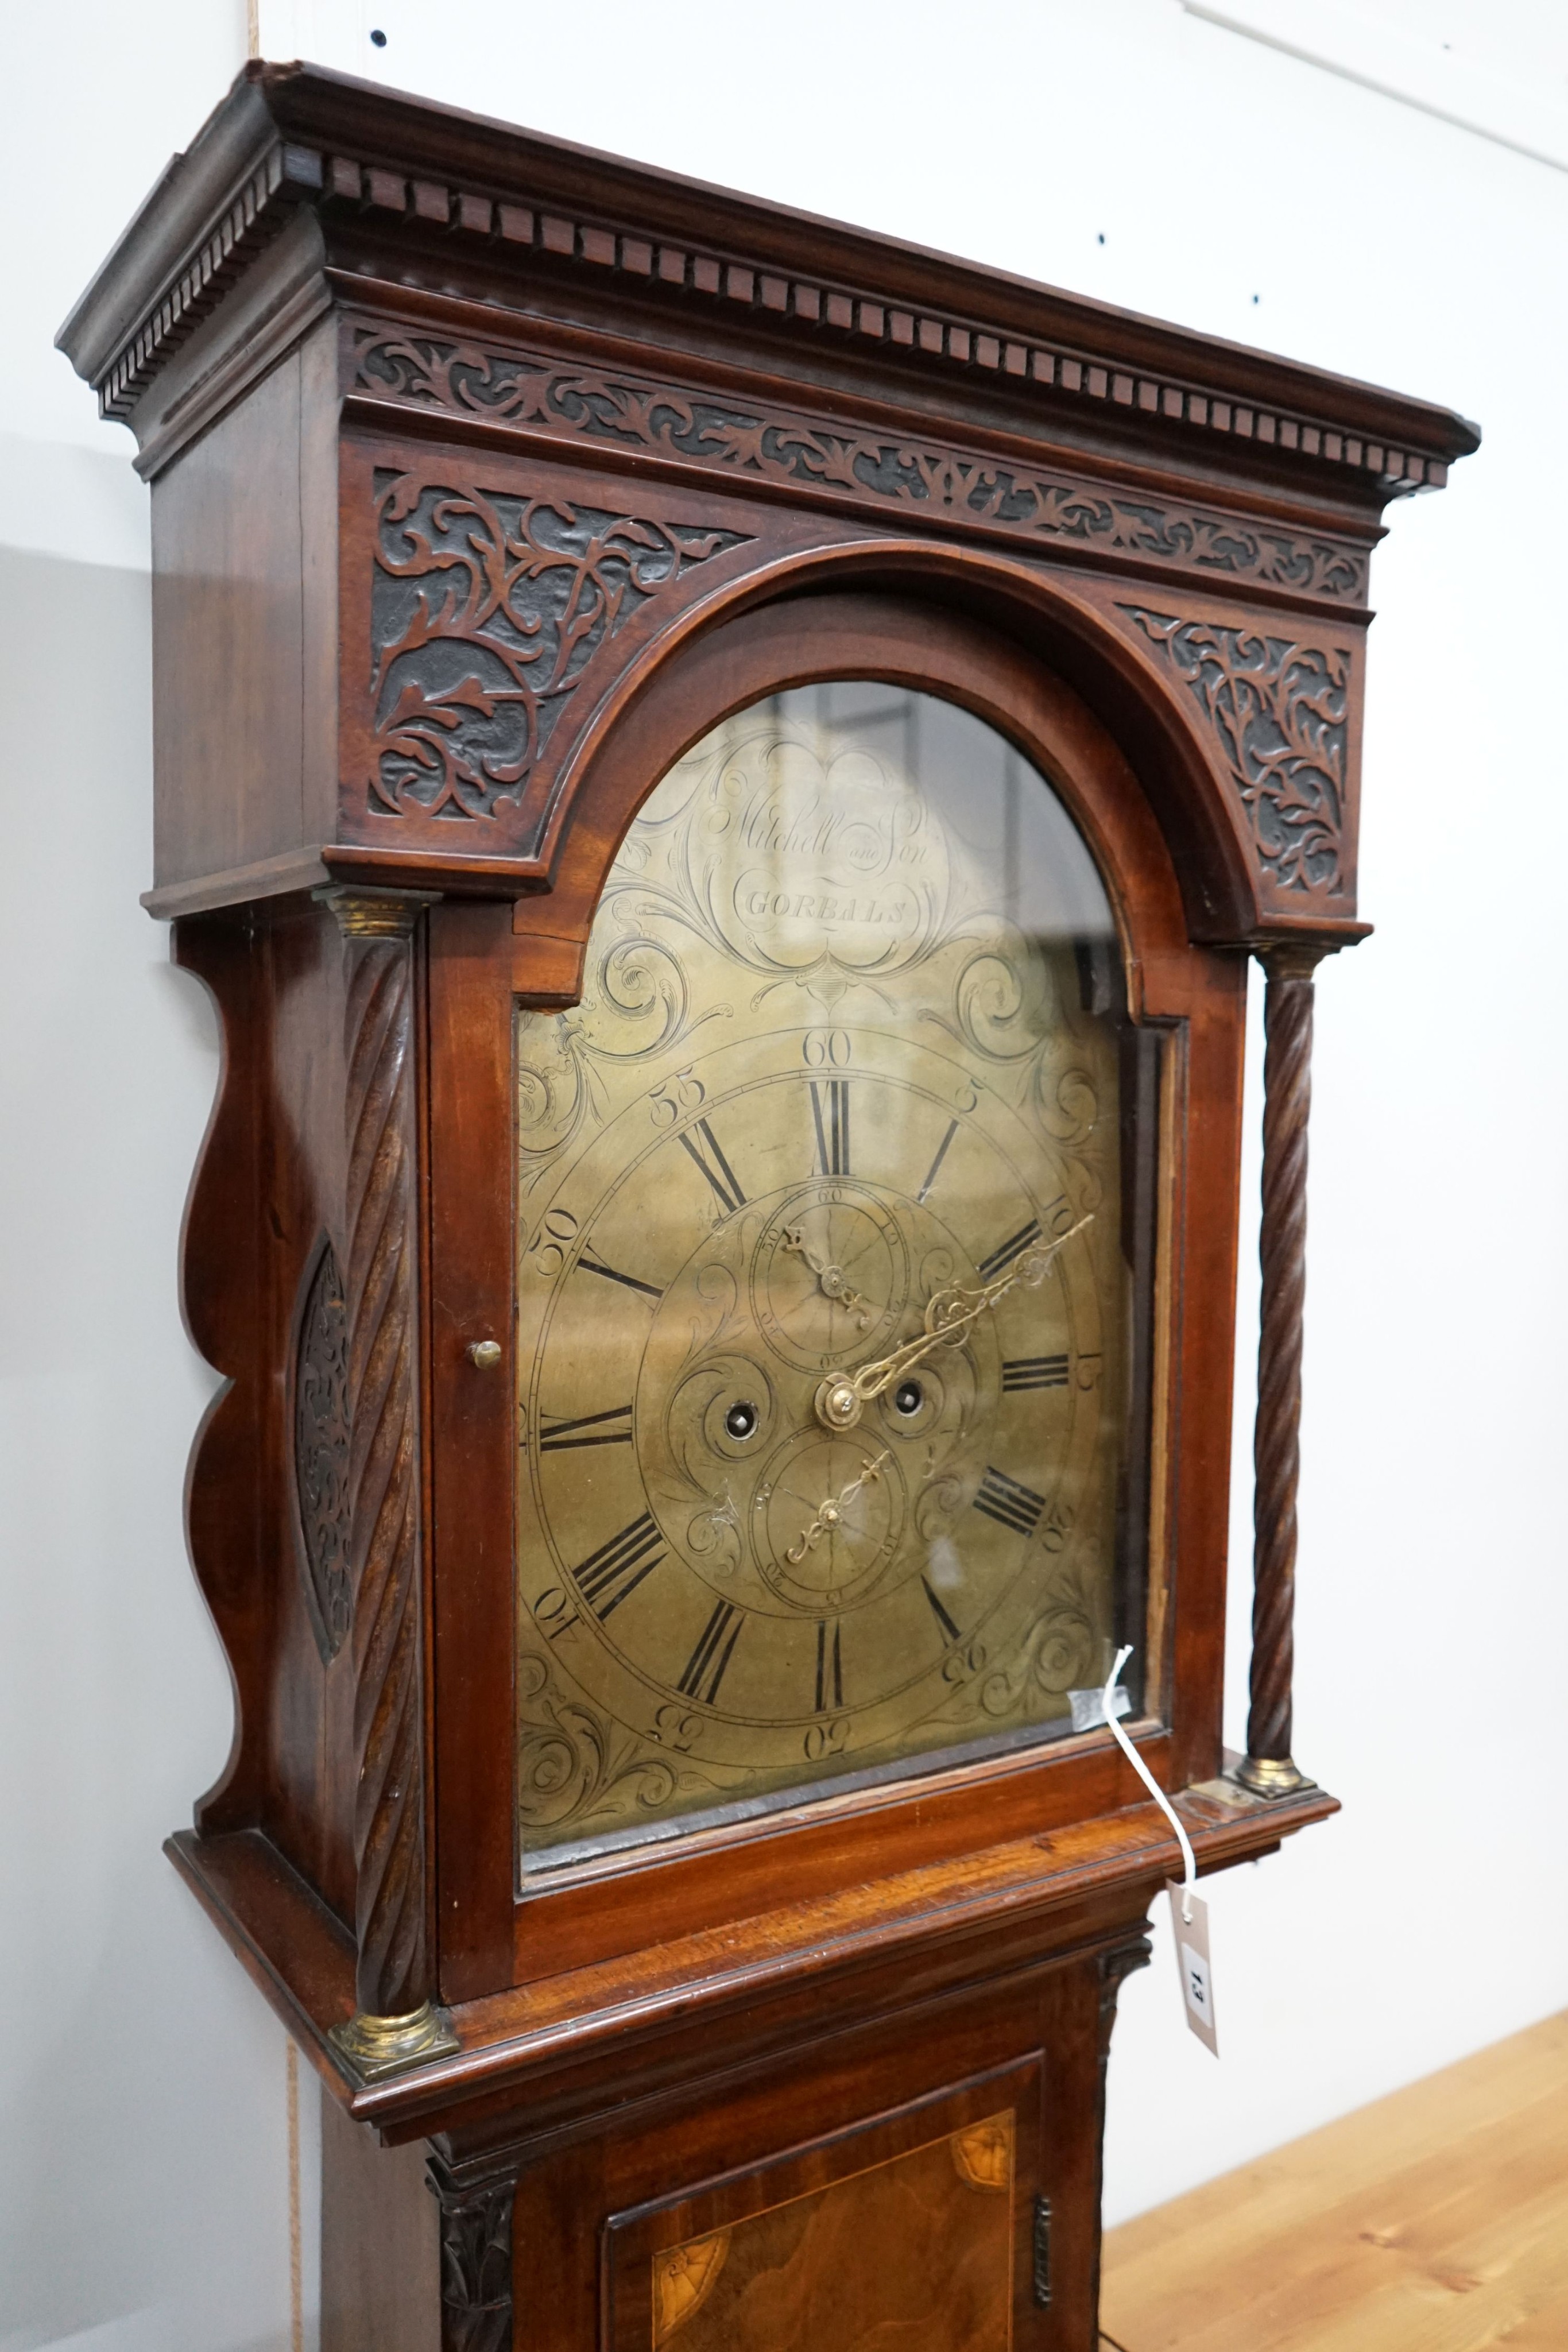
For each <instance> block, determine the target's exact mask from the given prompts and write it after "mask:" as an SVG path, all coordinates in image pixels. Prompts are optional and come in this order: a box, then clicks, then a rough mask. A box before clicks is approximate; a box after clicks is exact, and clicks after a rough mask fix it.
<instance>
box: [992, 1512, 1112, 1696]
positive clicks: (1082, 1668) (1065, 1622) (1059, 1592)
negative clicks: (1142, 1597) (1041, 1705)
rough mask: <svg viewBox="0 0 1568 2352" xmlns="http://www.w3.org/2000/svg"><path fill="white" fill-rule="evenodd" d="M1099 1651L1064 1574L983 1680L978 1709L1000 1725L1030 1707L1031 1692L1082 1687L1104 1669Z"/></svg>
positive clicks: (1096, 1631)
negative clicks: (998, 1664)
mask: <svg viewBox="0 0 1568 2352" xmlns="http://www.w3.org/2000/svg"><path fill="white" fill-rule="evenodd" d="M1048 1536H1049V1530H1048ZM1059 1540H1060V1538H1059ZM1103 1648H1104V1640H1103V1633H1102V1631H1101V1628H1100V1627H1099V1626H1098V1625H1097V1623H1096V1622H1095V1612H1094V1608H1093V1604H1092V1601H1091V1599H1090V1596H1089V1594H1088V1592H1087V1591H1085V1589H1084V1586H1083V1583H1082V1579H1081V1578H1080V1577H1078V1576H1076V1575H1069V1576H1064V1577H1062V1578H1061V1580H1059V1581H1058V1583H1057V1584H1056V1585H1055V1587H1054V1588H1053V1590H1052V1591H1051V1596H1050V1598H1049V1599H1048V1600H1047V1601H1046V1604H1045V1607H1044V1608H1043V1609H1042V1610H1041V1611H1040V1615H1039V1616H1038V1617H1037V1618H1036V1619H1035V1621H1034V1623H1033V1624H1032V1625H1031V1626H1030V1629H1029V1632H1028V1633H1027V1634H1026V1635H1025V1636H1024V1639H1023V1640H1022V1642H1021V1643H1019V1645H1018V1647H1017V1648H1016V1649H1015V1650H1014V1651H1013V1652H1012V1653H1011V1654H1009V1658H1008V1660H1007V1663H1006V1664H1005V1665H1004V1666H1001V1667H998V1669H997V1670H996V1671H995V1672H993V1673H992V1674H990V1675H987V1676H986V1678H985V1680H984V1681H983V1683H982V1684H981V1685H980V1692H979V1699H980V1705H981V1706H982V1707H983V1708H984V1710H985V1712H986V1714H987V1715H988V1716H989V1717H991V1718H992V1720H993V1721H996V1722H1005V1721H1007V1720H1008V1719H1009V1718H1010V1717H1013V1716H1015V1715H1017V1714H1019V1712H1020V1711H1022V1710H1024V1709H1026V1708H1027V1707H1028V1706H1029V1705H1030V1699H1031V1696H1032V1693H1033V1692H1034V1691H1039V1692H1044V1693H1046V1694H1049V1695H1050V1696H1061V1694H1063V1693H1064V1692H1067V1691H1070V1690H1077V1689H1082V1688H1083V1687H1084V1686H1086V1685H1088V1684H1089V1683H1092V1682H1093V1681H1094V1680H1095V1679H1096V1677H1097V1676H1098V1675H1100V1674H1101V1672H1102V1671H1103V1668H1102V1659H1101V1653H1102V1651H1103Z"/></svg>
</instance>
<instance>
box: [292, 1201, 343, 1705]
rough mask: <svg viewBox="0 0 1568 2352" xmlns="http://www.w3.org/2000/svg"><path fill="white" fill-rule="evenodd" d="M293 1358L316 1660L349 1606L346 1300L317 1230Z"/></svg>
mask: <svg viewBox="0 0 1568 2352" xmlns="http://www.w3.org/2000/svg"><path fill="white" fill-rule="evenodd" d="M300 1292H301V1297H300V1306H299V1312H298V1333H297V1339H296V1345H295V1357H294V1494H295V1502H296V1507H297V1509H298V1534H299V1548H300V1558H301V1559H302V1562H303V1565H304V1570H305V1599H306V1603H307V1606H308V1610H309V1612H310V1629H311V1631H312V1633H314V1634H315V1636H316V1646H317V1648H318V1649H319V1652H320V1654H321V1663H322V1664H323V1665H324V1666H329V1665H330V1664H331V1663H332V1661H333V1659H334V1658H335V1657H336V1656H337V1654H338V1653H339V1651H340V1649H341V1648H342V1646H343V1642H344V1638H345V1636H346V1635H347V1633H348V1631H349V1621H350V1616H351V1615H352V1613H353V1576H352V1567H351V1561H350V1549H351V1545H350V1517H351V1512H350V1486H349V1306H348V1300H347V1298H346V1297H344V1294H343V1277H342V1275H341V1273H340V1271H339V1266H338V1254H337V1252H336V1251H335V1250H334V1248H333V1247H332V1244H331V1242H330V1241H329V1239H328V1237H327V1236H326V1234H323V1235H322V1237H321V1239H320V1241H319V1244H317V1247H316V1249H315V1251H314V1253H313V1254H312V1255H311V1257H310V1259H309V1261H308V1264H307V1265H306V1268H305V1274H304V1278H303V1280H302V1282H301V1285H300Z"/></svg>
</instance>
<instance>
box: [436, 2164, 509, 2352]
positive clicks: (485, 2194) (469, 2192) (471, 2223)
mask: <svg viewBox="0 0 1568 2352" xmlns="http://www.w3.org/2000/svg"><path fill="white" fill-rule="evenodd" d="M430 2172H431V2186H432V2188H433V2189H434V2193H435V2196H436V2198H437V2199H438V2200H439V2202H440V2206H441V2304H442V2334H441V2341H442V2344H443V2346H444V2347H445V2352H510V2347H511V2343H512V2206H513V2201H514V2199H515V2197H516V2194H517V2183H516V2181H515V2179H512V2178H511V2177H509V2176H508V2177H507V2178H506V2179H500V2180H487V2181H485V2182H483V2183H481V2184H480V2185H479V2186H478V2187H476V2188H472V2189H463V2188H462V2187H461V2186H459V2184H458V2183H457V2182H456V2181H455V2180H454V2179H452V2178H451V2177H450V2176H449V2175H448V2174H447V2173H446V2171H445V2168H444V2166H442V2165H440V2164H439V2162H438V2161H436V2160H433V2161H432V2163H431V2167H430Z"/></svg>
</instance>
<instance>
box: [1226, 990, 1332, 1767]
mask: <svg viewBox="0 0 1568 2352" xmlns="http://www.w3.org/2000/svg"><path fill="white" fill-rule="evenodd" d="M1324 953H1325V950H1323V949H1322V948H1318V947H1308V946H1302V947H1277V948H1270V949H1267V950H1264V951H1263V952H1262V953H1261V954H1260V957H1259V961H1260V963H1261V964H1262V966H1263V969H1264V971H1265V972H1266V973H1267V975H1268V994H1267V996H1266V998H1265V1001H1264V1011H1263V1025H1264V1032H1265V1034H1266V1036H1267V1039H1268V1046H1267V1051H1266V1053H1265V1055H1264V1061H1263V1222H1262V1230H1261V1233H1260V1239H1259V1255H1260V1259H1261V1261H1262V1272H1263V1286H1262V1312H1261V1318H1260V1330H1259V1337H1258V1419H1257V1424H1256V1428H1255V1432H1254V1435H1253V1442H1252V1462H1253V1473H1254V1483H1253V1502H1252V1518H1253V1549H1252V1676H1251V1700H1252V1704H1251V1710H1250V1712H1249V1716H1248V1718H1247V1756H1246V1759H1245V1761H1244V1762H1243V1763H1242V1764H1241V1765H1240V1766H1239V1769H1238V1778H1239V1780H1242V1781H1243V1782H1244V1783H1245V1784H1246V1786H1247V1787H1248V1788H1249V1789H1252V1790H1256V1792H1257V1793H1258V1794H1259V1795H1260V1796H1270V1797H1280V1796H1288V1795H1289V1794H1290V1793H1291V1790H1296V1789H1303V1788H1310V1787H1311V1785H1312V1783H1311V1782H1310V1781H1309V1780H1307V1778H1306V1776H1305V1774H1304V1773H1301V1772H1300V1771H1298V1770H1297V1769H1296V1766H1295V1764H1294V1763H1293V1762H1292V1761H1291V1674H1292V1669H1293V1666H1294V1663H1295V1648H1294V1638H1293V1622H1294V1616H1295V1605H1296V1487H1297V1483H1298V1479H1299V1476H1300V1472H1301V1444H1300V1433H1301V1328H1302V1318H1303V1310H1304V1308H1305V1305H1306V1295H1307V1116H1308V1112H1309V1111H1310V1109H1311V1107H1312V972H1313V969H1314V967H1315V966H1316V964H1317V963H1318V961H1319V960H1320V958H1321V957H1322V955H1323V954H1324Z"/></svg>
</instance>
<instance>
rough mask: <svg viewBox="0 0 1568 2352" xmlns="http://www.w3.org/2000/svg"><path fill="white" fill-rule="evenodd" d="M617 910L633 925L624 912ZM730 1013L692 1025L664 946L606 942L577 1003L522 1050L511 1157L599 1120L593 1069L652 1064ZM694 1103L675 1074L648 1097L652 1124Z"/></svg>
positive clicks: (635, 940)
mask: <svg viewBox="0 0 1568 2352" xmlns="http://www.w3.org/2000/svg"><path fill="white" fill-rule="evenodd" d="M617 913H618V915H619V916H620V917H621V918H622V919H623V920H624V921H626V922H628V923H630V922H632V920H633V916H632V910H629V909H628V908H624V907H622V908H618V909H617ZM729 1009H730V1008H729V1006H728V1005H727V1004H717V1005H710V1006H708V1007H707V1008H706V1010H705V1011H704V1012H702V1013H699V1014H698V1015H697V1017H696V1019H695V1021H694V1020H693V1018H692V1014H691V998H690V985H689V982H688V981H687V977H686V973H685V970H684V968H683V966H682V964H681V962H680V960H679V958H678V957H677V956H675V955H674V953H673V952H672V951H671V950H670V949H669V948H668V947H666V946H664V944H663V943H662V942H661V941H659V940H653V939H650V938H649V937H648V936H647V935H646V933H645V932H643V931H642V930H640V929H627V930H625V931H623V933H622V936H620V937H619V938H616V939H612V940H610V941H608V942H607V943H606V944H604V945H603V946H602V947H601V948H600V949H598V950H597V951H596V953H595V955H594V957H593V958H592V960H591V962H590V967H589V975H588V980H587V982H586V984H585V986H584V989H583V995H582V1002H581V1003H580V1004H579V1005H577V1006H575V1007H574V1008H573V1009H572V1010H571V1011H570V1012H568V1013H557V1014H556V1015H555V1016H554V1017H553V1019H551V1020H549V1021H548V1022H544V1023H541V1024H539V1028H538V1035H537V1037H536V1038H535V1039H534V1040H533V1042H532V1045H531V1047H530V1049H529V1050H528V1051H525V1052H523V1053H521V1054H519V1055H518V1058H517V1134H518V1149H519V1150H520V1151H522V1152H523V1153H524V1154H525V1155H526V1156H527V1157H529V1158H532V1157H536V1156H547V1155H549V1154H551V1153H554V1152H556V1151H559V1150H560V1149H561V1148H562V1147H563V1146H564V1145H565V1144H567V1143H570V1140H571V1139H572V1137H573V1136H574V1135H575V1134H576V1133H577V1132H578V1129H580V1127H581V1125H582V1124H583V1122H584V1120H585V1119H590V1118H593V1119H597V1118H599V1117H600V1116H601V1111H602V1104H601V1098H600V1094H601V1090H600V1088H599V1087H598V1086H597V1084H596V1082H595V1078H594V1064H595V1063H601V1064H607V1065H615V1064H622V1063H629V1062H639V1061H652V1060H653V1059H654V1058H655V1057H656V1056H658V1055H662V1054H664V1053H666V1052H667V1051H668V1049H669V1047H670V1046H671V1045H674V1044H676V1043H678V1042H679V1040H680V1039H681V1038H683V1037H684V1036H685V1035H686V1034H687V1033H688V1032H689V1031H691V1030H695V1029H700V1028H701V1027H702V1026H703V1024H705V1023H706V1022H709V1021H721V1020H723V1019H724V1018H725V1017H726V1016H727V1013H728V1012H729ZM683 1080H684V1081H685V1082H684V1084H683ZM701 1098H702V1090H701V1087H700V1086H697V1087H695V1094H694V1092H693V1082H692V1081H690V1080H689V1079H685V1074H684V1073H677V1074H676V1076H675V1077H674V1079H671V1080H668V1081H666V1082H665V1084H664V1087H662V1088H661V1089H660V1090H659V1092H658V1093H657V1094H656V1095H655V1097H653V1102H654V1118H655V1120H658V1119H659V1118H661V1117H662V1116H663V1113H664V1110H666V1109H667V1111H668V1115H669V1118H671V1119H672V1120H673V1119H674V1118H679V1117H682V1116H684V1115H685V1113H687V1112H689V1111H691V1110H694V1109H695V1108H696V1107H697V1105H698V1103H699V1102H700V1101H701Z"/></svg>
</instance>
